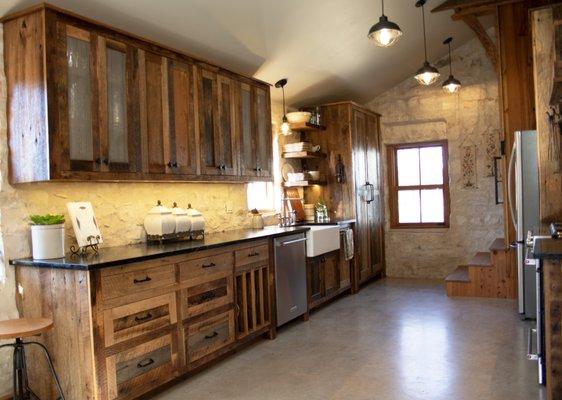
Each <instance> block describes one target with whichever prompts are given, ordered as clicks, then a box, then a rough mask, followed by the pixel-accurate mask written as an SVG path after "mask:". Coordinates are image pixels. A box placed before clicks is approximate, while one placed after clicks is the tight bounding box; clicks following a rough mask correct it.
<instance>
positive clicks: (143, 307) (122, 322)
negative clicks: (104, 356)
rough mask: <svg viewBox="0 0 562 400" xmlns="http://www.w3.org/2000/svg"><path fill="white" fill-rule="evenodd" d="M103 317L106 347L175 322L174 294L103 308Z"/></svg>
mask: <svg viewBox="0 0 562 400" xmlns="http://www.w3.org/2000/svg"><path fill="white" fill-rule="evenodd" d="M103 319H104V334H105V346H106V347H109V346H112V345H114V344H116V343H119V342H122V341H125V340H129V339H133V338H135V337H138V336H141V335H144V334H145V333H149V332H152V331H155V330H156V329H160V328H162V327H165V326H169V325H172V324H175V323H176V322H177V311H176V294H175V293H169V294H165V295H162V296H158V297H153V298H150V299H146V300H143V301H139V302H136V303H132V304H127V305H124V306H121V307H115V308H112V309H109V310H105V311H104V313H103Z"/></svg>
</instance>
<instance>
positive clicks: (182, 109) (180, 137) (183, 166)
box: [168, 60, 199, 175]
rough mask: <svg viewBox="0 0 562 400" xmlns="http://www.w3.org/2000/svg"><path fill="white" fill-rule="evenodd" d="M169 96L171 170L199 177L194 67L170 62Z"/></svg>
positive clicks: (189, 64)
mask: <svg viewBox="0 0 562 400" xmlns="http://www.w3.org/2000/svg"><path fill="white" fill-rule="evenodd" d="M168 93H169V96H170V99H169V106H170V111H169V115H170V123H169V127H170V128H169V130H170V139H169V140H170V160H169V164H168V167H169V168H172V171H173V172H174V173H177V174H183V175H196V174H197V172H198V168H197V167H198V160H199V149H198V147H199V146H198V142H199V138H198V136H197V135H196V129H197V127H198V126H199V124H198V123H197V121H196V118H195V115H196V114H195V113H196V110H195V95H196V93H195V66H194V65H193V64H192V63H188V62H182V61H179V60H170V61H169V63H168Z"/></svg>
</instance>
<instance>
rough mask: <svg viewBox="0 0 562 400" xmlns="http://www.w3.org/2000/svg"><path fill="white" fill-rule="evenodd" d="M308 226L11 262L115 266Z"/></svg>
mask: <svg viewBox="0 0 562 400" xmlns="http://www.w3.org/2000/svg"><path fill="white" fill-rule="evenodd" d="M308 229H309V228H306V227H287V228H279V227H266V228H265V229H259V230H255V229H238V230H233V231H226V232H217V233H209V234H207V235H205V238H204V239H203V240H192V241H184V242H172V243H164V244H146V243H141V244H134V245H126V246H116V247H102V248H100V250H99V253H98V254H94V253H93V252H92V251H91V250H90V252H89V253H88V254H86V255H83V256H79V255H74V254H72V253H67V254H66V256H65V257H64V258H57V259H53V260H34V259H32V258H21V259H17V260H10V264H11V265H21V266H28V267H42V268H63V269H75V270H94V269H99V268H107V267H114V266H117V265H123V264H129V263H134V262H139V261H146V260H150V259H155V258H161V257H166V256H173V255H178V254H186V253H192V252H195V251H201V250H206V249H212V248H216V247H221V246H227V245H232V244H237V243H243V242H247V241H250V240H255V239H263V238H273V237H278V236H285V235H291V234H294V233H303V232H306V231H307V230H308Z"/></svg>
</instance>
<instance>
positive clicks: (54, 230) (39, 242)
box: [31, 224, 64, 260]
mask: <svg viewBox="0 0 562 400" xmlns="http://www.w3.org/2000/svg"><path fill="white" fill-rule="evenodd" d="M31 248H32V252H33V258H34V259H35V260H49V259H53V258H63V257H64V224H57V225H31Z"/></svg>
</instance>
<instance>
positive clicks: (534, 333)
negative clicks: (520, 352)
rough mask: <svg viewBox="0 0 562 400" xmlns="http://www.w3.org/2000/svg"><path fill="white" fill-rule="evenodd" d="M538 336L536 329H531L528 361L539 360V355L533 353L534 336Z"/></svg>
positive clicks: (528, 340)
mask: <svg viewBox="0 0 562 400" xmlns="http://www.w3.org/2000/svg"><path fill="white" fill-rule="evenodd" d="M536 334H537V330H536V329H534V328H529V336H527V359H528V360H530V361H537V360H538V359H539V355H538V354H537V353H533V335H536ZM537 339H538V338H537Z"/></svg>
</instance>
